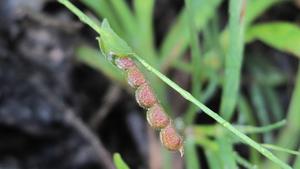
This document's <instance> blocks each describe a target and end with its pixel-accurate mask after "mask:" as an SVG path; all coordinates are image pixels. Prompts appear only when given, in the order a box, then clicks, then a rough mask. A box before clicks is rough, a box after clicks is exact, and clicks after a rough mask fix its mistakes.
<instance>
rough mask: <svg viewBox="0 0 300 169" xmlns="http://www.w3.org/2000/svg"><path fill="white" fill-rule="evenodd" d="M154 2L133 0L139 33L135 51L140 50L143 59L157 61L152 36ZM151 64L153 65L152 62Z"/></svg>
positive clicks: (152, 0) (150, 0) (151, 0)
mask: <svg viewBox="0 0 300 169" xmlns="http://www.w3.org/2000/svg"><path fill="white" fill-rule="evenodd" d="M154 3H155V0H134V9H135V15H136V20H137V26H138V28H139V29H138V31H139V36H138V37H137V38H138V42H139V43H138V44H137V49H141V50H142V52H143V55H145V56H144V58H151V59H150V60H154V59H157V54H156V50H155V47H154V37H155V36H154V35H153V32H154V31H153V8H154ZM152 63H155V62H154V61H152Z"/></svg>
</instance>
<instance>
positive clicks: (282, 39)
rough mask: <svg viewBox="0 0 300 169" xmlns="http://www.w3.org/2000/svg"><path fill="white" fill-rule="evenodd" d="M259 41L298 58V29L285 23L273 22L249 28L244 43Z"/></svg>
mask: <svg viewBox="0 0 300 169" xmlns="http://www.w3.org/2000/svg"><path fill="white" fill-rule="evenodd" d="M254 40H260V41H262V42H264V43H266V44H267V45H270V46H271V47H273V48H276V49H278V50H281V51H284V52H287V53H290V54H293V55H295V56H297V57H298V58H300V47H299V44H300V27H299V26H297V25H295V24H292V23H287V22H273V23H266V24H256V25H254V26H251V27H250V28H249V29H248V31H247V34H246V41H247V42H252V41H254Z"/></svg>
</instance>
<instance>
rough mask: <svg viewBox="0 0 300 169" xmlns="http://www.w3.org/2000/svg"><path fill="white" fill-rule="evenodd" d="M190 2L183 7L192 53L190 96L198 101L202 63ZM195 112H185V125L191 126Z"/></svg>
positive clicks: (189, 0) (192, 109)
mask: <svg viewBox="0 0 300 169" xmlns="http://www.w3.org/2000/svg"><path fill="white" fill-rule="evenodd" d="M193 2H194V1H192V0H185V6H186V10H187V18H188V19H187V21H188V27H189V31H188V32H189V39H190V44H191V45H190V46H191V51H192V59H191V62H192V63H191V65H192V69H193V70H192V74H191V75H192V94H193V95H194V96H195V97H196V98H198V99H200V95H201V94H200V92H201V86H202V85H201V78H200V75H201V68H202V65H203V63H202V61H201V54H200V45H199V40H198V34H197V29H196V25H195V22H194V20H195V18H194V16H195V11H196V9H195V5H194V3H193ZM196 113H197V112H196V110H195V107H194V106H193V105H192V107H191V108H190V111H187V113H186V123H187V124H191V123H192V122H193V120H194V118H195V116H196Z"/></svg>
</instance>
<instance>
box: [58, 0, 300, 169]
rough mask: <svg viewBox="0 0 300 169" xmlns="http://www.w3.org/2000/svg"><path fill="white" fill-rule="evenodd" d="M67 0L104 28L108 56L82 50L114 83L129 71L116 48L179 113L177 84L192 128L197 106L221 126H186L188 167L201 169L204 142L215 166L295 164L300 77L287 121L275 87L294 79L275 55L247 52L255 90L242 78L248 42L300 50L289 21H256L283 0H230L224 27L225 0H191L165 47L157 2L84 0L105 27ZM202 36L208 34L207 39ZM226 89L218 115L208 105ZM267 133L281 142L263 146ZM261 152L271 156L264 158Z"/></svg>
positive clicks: (102, 35) (81, 15) (167, 162)
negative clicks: (117, 64)
mask: <svg viewBox="0 0 300 169" xmlns="http://www.w3.org/2000/svg"><path fill="white" fill-rule="evenodd" d="M60 2H62V3H63V4H64V5H66V6H67V7H68V8H69V9H70V10H71V11H72V12H73V13H75V14H76V15H77V16H78V17H79V18H80V20H81V21H82V22H84V23H86V24H87V25H89V26H90V27H91V28H92V29H94V30H95V31H96V32H97V33H98V34H99V37H98V42H99V44H100V49H101V51H102V54H101V53H100V51H99V50H96V49H93V48H91V47H87V46H86V45H84V46H81V47H80V48H78V50H77V52H76V53H77V55H78V59H79V60H80V61H81V62H84V63H86V64H88V65H90V66H92V67H93V68H95V69H97V70H99V71H100V72H102V73H103V74H105V75H106V76H107V77H109V78H110V79H111V80H112V81H114V82H115V83H119V84H121V85H124V84H125V83H124V77H122V74H121V73H120V72H118V70H116V69H115V68H114V67H113V65H111V64H110V63H109V62H108V61H107V60H106V58H109V57H110V56H109V55H110V54H111V52H113V54H114V55H116V56H117V57H123V56H130V57H133V58H135V59H136V60H137V61H138V62H139V63H140V64H141V65H142V66H143V67H144V68H145V70H148V71H145V72H146V73H147V77H148V76H149V79H150V81H151V83H153V88H154V89H155V92H156V93H157V94H158V97H159V99H160V100H161V101H162V104H163V106H164V107H165V108H166V110H168V113H169V115H170V116H172V117H173V116H174V114H173V113H172V111H170V110H172V105H171V104H170V103H169V99H168V97H167V91H168V90H169V89H170V88H171V89H173V90H175V91H177V92H178V93H179V95H181V96H182V97H183V98H185V100H187V101H188V102H189V105H190V106H189V108H188V109H187V110H186V113H185V114H184V115H183V116H180V117H178V118H179V121H180V120H183V121H184V122H185V124H184V126H183V127H184V128H187V129H189V128H191V126H192V125H194V120H195V117H200V118H201V116H204V114H203V115H200V116H199V114H197V112H199V113H200V112H204V113H205V114H206V115H208V116H210V117H211V118H212V119H214V120H215V121H216V122H217V124H218V125H210V126H206V125H202V124H197V127H198V130H194V129H193V131H192V132H188V130H187V131H186V132H185V136H186V143H185V149H186V155H185V157H184V159H185V165H186V168H191V169H197V168H200V166H201V164H200V163H199V161H198V159H199V156H198V154H197V148H198V146H201V147H202V148H203V150H204V152H205V158H206V160H207V162H208V165H209V166H210V168H212V169H215V168H216V169H219V168H230V169H233V168H238V167H239V166H244V167H246V168H255V167H258V168H260V166H263V167H265V166H267V168H270V167H271V168H272V167H275V166H276V167H278V166H280V167H281V168H291V167H290V166H289V165H288V161H289V160H290V159H291V158H293V156H291V154H293V153H295V152H293V149H295V148H296V147H295V143H296V142H297V141H299V137H300V136H297V138H296V139H295V140H294V141H295V143H291V144H289V143H288V141H290V140H291V139H290V138H291V136H292V135H294V136H295V135H297V133H296V132H295V131H298V129H299V128H300V127H299V126H298V120H297V119H299V118H298V116H299V113H298V110H299V109H300V108H299V104H296V102H297V100H299V99H300V95H299V91H300V90H299V88H300V87H298V86H300V85H299V84H300V82H299V80H297V83H296V88H295V91H294V92H293V97H292V100H291V104H290V107H289V111H288V117H287V121H285V120H282V119H284V118H285V116H284V109H283V107H282V105H281V101H280V98H278V97H279V93H277V91H276V88H277V87H278V86H279V85H283V84H287V83H288V82H287V79H286V77H285V76H286V75H285V74H284V73H282V72H281V70H276V69H274V68H273V67H272V63H271V62H270V61H269V60H268V59H259V60H255V59H256V58H260V57H264V56H262V54H260V53H256V52H255V51H254V52H252V53H250V55H249V54H248V53H247V54H245V56H246V57H251V59H250V61H251V62H249V63H247V66H246V68H247V69H248V70H250V71H251V72H252V74H251V75H253V76H254V78H253V79H252V81H246V82H245V83H246V85H247V88H249V86H250V90H248V91H247V92H249V93H248V94H249V95H248V94H247V95H245V93H243V92H244V91H243V92H241V91H240V87H241V82H244V81H243V80H245V79H243V78H242V77H241V73H242V71H241V70H242V65H243V57H244V54H243V51H244V45H245V44H246V43H251V42H252V41H253V40H255V39H258V40H260V41H262V42H264V43H266V44H267V45H270V46H271V47H274V48H276V49H277V50H281V51H284V52H289V53H292V54H294V55H295V56H298V52H299V51H298V48H297V47H295V45H294V44H298V42H299V39H300V38H299V36H298V35H299V34H300V33H299V30H298V28H295V25H293V24H290V23H288V24H287V23H282V22H280V23H263V24H257V25H256V24H253V23H254V21H255V20H256V19H257V18H259V16H260V15H261V14H263V13H264V11H265V10H266V9H268V8H270V7H271V6H273V5H276V4H278V3H279V2H282V1H280V0H265V1H261V0H252V1H247V3H245V2H246V1H243V0H230V1H229V10H228V12H229V22H228V25H227V26H226V27H225V29H224V30H220V26H219V25H218V23H219V20H220V18H219V17H218V15H215V13H217V11H218V6H219V5H220V4H221V2H222V1H221V0H201V1H196V0H185V7H184V8H183V9H182V10H181V11H180V13H179V15H178V16H177V18H175V20H174V23H173V24H172V25H171V28H170V29H169V30H168V32H167V33H166V36H165V37H164V38H163V41H162V44H161V45H160V46H159V47H155V46H154V42H155V39H154V38H155V36H154V30H153V26H154V25H153V13H154V7H155V6H154V5H155V1H154V0H133V1H132V5H133V6H132V8H131V7H129V5H128V4H127V3H125V1H123V0H116V1H107V0H82V1H81V2H82V3H83V4H85V5H86V6H88V7H89V8H91V9H92V10H93V11H94V12H95V14H96V15H97V16H98V17H99V18H102V19H104V18H107V20H103V21H102V24H101V25H99V24H98V22H95V21H94V20H92V19H90V18H89V17H87V16H86V15H85V14H84V13H83V12H81V11H80V10H79V9H77V8H76V7H75V6H74V5H72V4H71V3H70V2H69V1H67V0H60ZM95 4H101V5H95ZM244 8H247V10H246V12H245V15H241V13H243V12H242V11H244ZM108 21H109V23H108ZM275 27H276V30H277V31H280V32H281V33H278V34H275V33H272V36H270V34H268V32H270V31H272V30H273V29H272V28H275ZM288 30H289V31H288ZM286 31H287V32H293V34H295V35H297V36H293V38H292V40H293V42H290V43H291V44H292V45H288V44H285V43H284V41H286V39H284V38H283V37H286V35H288V37H290V34H288V33H287V32H286ZM262 32H267V33H262ZM199 35H203V40H201V44H200V43H199V39H198V37H199ZM273 35H274V36H273ZM244 37H245V39H244ZM282 39H283V40H282ZM200 47H202V48H201V50H200ZM287 47H288V48H287ZM188 49H190V51H191V60H190V62H187V61H184V60H183V59H182V58H183V56H184V55H186V54H187V52H186V51H187V50H188ZM249 67H251V68H250V69H249ZM170 69H176V70H179V71H183V72H185V73H186V74H187V75H188V76H190V77H191V86H190V89H191V92H188V91H187V90H185V89H183V88H181V87H180V86H179V85H178V84H176V83H175V82H174V81H172V80H171V79H169V78H168V77H167V76H165V75H164V74H165V73H168V70H170ZM161 72H162V73H161ZM299 74H300V73H298V76H299ZM159 79H160V80H159ZM298 79H300V78H299V77H298ZM167 86H169V88H168V87H167ZM220 89H221V100H220V103H221V105H220V110H219V112H220V113H217V112H215V111H213V110H215V109H216V108H215V107H213V110H212V109H210V108H208V107H207V106H206V105H205V104H204V103H208V102H210V101H212V100H216V98H215V97H216V95H215V94H216V93H218V91H219V90H220ZM235 113H236V114H235ZM234 115H236V116H237V120H236V121H235V123H236V124H231V119H232V117H233V116H234ZM269 115H271V117H272V118H270V116H269ZM274 121H279V122H277V123H274ZM258 125H259V126H260V127H258ZM218 126H219V127H218ZM220 126H222V129H220ZM274 130H279V131H280V134H279V137H273V136H272V135H273V133H272V132H274ZM230 133H231V134H230ZM298 133H299V132H298ZM260 136H262V137H263V138H264V141H266V142H264V143H272V144H274V143H275V144H276V145H277V146H276V145H271V146H270V145H267V146H266V144H260V143H259V138H260ZM287 138H289V139H287ZM241 143H246V144H247V145H249V146H250V152H249V155H250V158H249V159H244V158H242V157H241V156H240V155H239V154H237V152H236V150H235V149H234V148H233V147H234V145H236V144H241ZM279 146H280V147H279ZM269 149H270V150H271V151H274V153H275V154H276V155H278V156H279V157H280V158H278V157H276V156H275V155H274V154H273V153H272V152H271V151H270V150H269ZM278 150H280V151H278ZM284 151H285V152H284ZM292 152H293V153H292ZM259 153H260V154H261V155H263V156H265V157H266V158H267V159H269V160H264V158H261V156H260V154H259ZM164 154H166V155H165V157H166V160H163V166H164V168H173V167H174V166H172V159H171V158H172V156H170V154H169V153H164ZM224 154H225V155H224ZM203 158H204V157H203ZM167 159H168V160H167ZM118 161H120V160H118ZM299 163H300V162H299V160H297V161H296V162H295V166H299V165H300V164H299Z"/></svg>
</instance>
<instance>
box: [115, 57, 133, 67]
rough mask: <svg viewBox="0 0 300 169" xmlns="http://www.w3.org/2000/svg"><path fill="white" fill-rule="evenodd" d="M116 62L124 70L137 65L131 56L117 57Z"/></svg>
mask: <svg viewBox="0 0 300 169" xmlns="http://www.w3.org/2000/svg"><path fill="white" fill-rule="evenodd" d="M114 63H115V65H116V66H117V67H118V68H120V69H122V70H128V69H129V68H131V67H134V66H135V63H134V61H133V60H132V59H131V58H129V57H117V58H116V59H115V61H114Z"/></svg>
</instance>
